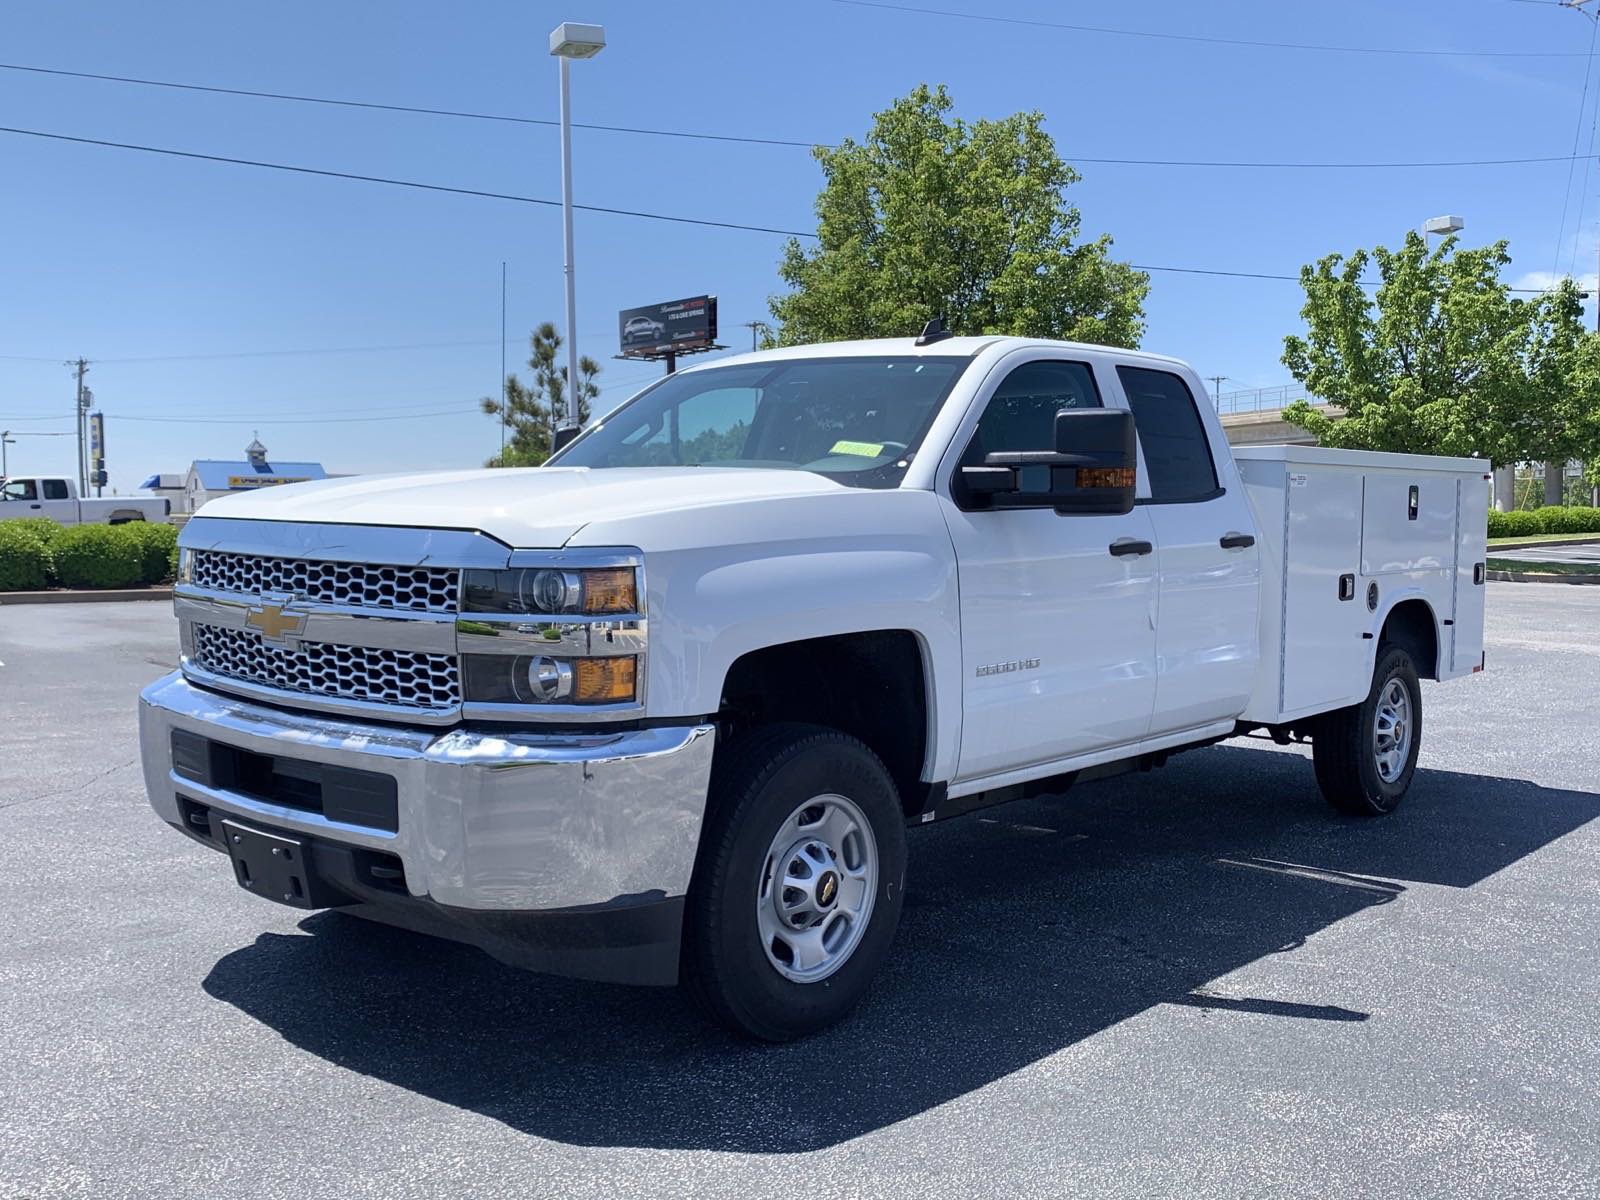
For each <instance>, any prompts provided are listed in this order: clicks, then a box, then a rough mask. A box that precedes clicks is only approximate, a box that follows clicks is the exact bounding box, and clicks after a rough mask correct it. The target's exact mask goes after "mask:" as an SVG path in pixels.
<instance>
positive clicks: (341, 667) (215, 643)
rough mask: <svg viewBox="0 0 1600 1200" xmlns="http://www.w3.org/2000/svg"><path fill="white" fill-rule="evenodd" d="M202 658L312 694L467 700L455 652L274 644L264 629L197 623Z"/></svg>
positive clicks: (431, 702) (445, 703) (257, 680)
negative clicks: (266, 638)
mask: <svg viewBox="0 0 1600 1200" xmlns="http://www.w3.org/2000/svg"><path fill="white" fill-rule="evenodd" d="M193 637H194V654H193V659H194V661H195V663H196V665H198V666H200V667H201V668H203V669H204V670H206V671H209V672H211V673H212V674H214V675H220V676H223V677H224V678H227V679H237V680H240V681H241V682H244V683H253V684H257V685H259V686H262V687H270V688H279V689H281V690H283V691H287V692H299V693H301V694H303V695H308V696H327V697H330V698H334V699H339V700H358V701H364V702H367V703H372V704H393V705H403V706H405V707H407V708H436V709H452V708H454V707H456V706H457V705H458V704H460V703H461V675H460V670H459V668H458V667H457V664H456V658H455V656H454V655H449V654H420V653H414V652H411V651H404V650H385V649H378V648H374V647H370V646H340V645H335V644H333V643H331V642H299V643H291V644H290V645H288V646H282V647H280V646H275V645H270V644H268V643H267V642H265V641H263V640H262V638H261V636H260V634H257V633H255V632H252V631H250V630H245V629H225V628H222V627H221V626H217V625H204V624H199V623H196V624H195V625H194V626H193Z"/></svg>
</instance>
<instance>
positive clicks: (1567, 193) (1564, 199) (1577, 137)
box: [1550, 21, 1600, 275]
mask: <svg viewBox="0 0 1600 1200" xmlns="http://www.w3.org/2000/svg"><path fill="white" fill-rule="evenodd" d="M1596 34H1600V21H1596V22H1594V28H1593V29H1591V30H1590V31H1589V61H1588V62H1587V63H1586V64H1585V65H1584V68H1583V91H1582V92H1581V93H1580V94H1579V96H1578V123H1577V127H1576V128H1575V129H1574V130H1573V131H1572V153H1573V155H1574V156H1576V155H1577V153H1578V145H1579V143H1580V141H1581V139H1582V137H1583V113H1584V108H1585V106H1586V105H1587V103H1588V100H1589V78H1590V76H1591V75H1593V74H1594V46H1595V36H1596ZM1577 165H1578V160H1577V158H1576V157H1574V158H1573V160H1572V161H1571V162H1570V163H1568V164H1567V186H1566V188H1565V189H1564V190H1563V191H1562V193H1561V224H1560V225H1558V226H1557V227H1556V262H1555V267H1554V268H1553V269H1552V270H1551V272H1550V273H1551V274H1552V275H1555V274H1559V273H1560V271H1561V240H1562V239H1563V238H1564V237H1566V236H1567V209H1568V206H1569V205H1570V204H1571V203H1572V173H1573V170H1574V169H1575V168H1576V167H1577ZM1585 174H1587V172H1585Z"/></svg>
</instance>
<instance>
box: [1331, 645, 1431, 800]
mask: <svg viewBox="0 0 1600 1200" xmlns="http://www.w3.org/2000/svg"><path fill="white" fill-rule="evenodd" d="M1421 747H1422V691H1421V688H1420V686H1419V685H1418V682H1417V668H1416V665H1415V664H1414V663H1413V662H1412V661H1411V655H1410V654H1408V653H1407V652H1406V651H1405V650H1404V649H1402V648H1401V647H1399V646H1394V645H1385V646H1381V647H1379V649H1378V661H1377V664H1376V666H1375V667H1374V669H1373V673H1372V690H1371V691H1370V692H1368V693H1367V698H1366V699H1365V700H1364V701H1362V702H1361V703H1360V704H1356V705H1352V706H1351V707H1349V708H1341V709H1339V710H1337V711H1335V712H1331V713H1325V714H1324V715H1323V716H1322V717H1321V718H1319V719H1318V722H1317V728H1316V731H1315V732H1314V733H1313V735H1312V739H1311V757H1312V761H1313V763H1314V764H1315V766H1316V771H1317V786H1318V787H1319V788H1321V789H1322V794H1323V796H1324V797H1325V798H1326V799H1327V801H1328V803H1329V804H1331V805H1333V807H1334V808H1336V809H1338V810H1339V811H1340V812H1344V813H1350V814H1352V815H1354V816H1363V817H1376V816H1382V815H1384V814H1385V813H1390V812H1393V811H1394V810H1395V808H1396V807H1397V806H1398V805H1399V803H1400V801H1401V800H1402V799H1403V798H1404V797H1405V794H1406V791H1407V790H1408V789H1409V788H1410V787H1411V779H1412V776H1413V775H1415V774H1416V770H1417V753H1418V751H1419V750H1420V749H1421Z"/></svg>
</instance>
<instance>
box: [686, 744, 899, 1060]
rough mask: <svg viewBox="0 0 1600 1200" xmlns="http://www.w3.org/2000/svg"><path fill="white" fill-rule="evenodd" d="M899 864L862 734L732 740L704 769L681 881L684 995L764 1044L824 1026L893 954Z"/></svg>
mask: <svg viewBox="0 0 1600 1200" xmlns="http://www.w3.org/2000/svg"><path fill="white" fill-rule="evenodd" d="M905 866H906V845H905V818H904V817H903V816H902V814H901V809H900V799H899V795H898V793H897V792H896V790H895V786H894V781H893V780H892V779H890V777H889V773H888V771H886V770H885V769H884V766H883V763H882V762H880V761H879V759H878V757H877V755H875V754H873V753H872V751H871V750H869V749H867V747H866V746H864V745H863V744H862V743H861V742H859V741H857V740H856V739H855V738H852V737H849V736H847V735H845V734H843V733H839V732H837V731H835V730H830V729H824V728H821V727H819V726H814V725H774V726H769V727H766V728H762V729H758V730H756V731H754V732H753V733H751V734H749V735H747V736H746V737H744V738H741V739H740V740H738V741H737V742H735V743H734V744H733V745H731V746H729V747H728V748H727V751H726V757H725V758H724V759H723V760H722V761H720V762H719V763H718V764H717V768H716V770H715V772H714V774H713V780H712V795H711V803H710V807H709V810H708V812H707V815H706V826H705V829H704V831H703V833H702V836H701V851H700V860H699V863H698V864H697V866H696V869H695V878H694V883H693V884H692V886H691V887H690V889H689V903H688V908H687V911H686V913H685V918H684V946H683V976H684V980H685V983H686V984H687V986H688V988H689V991H690V993H691V994H692V995H693V996H694V997H695V999H696V1000H697V1001H698V1002H699V1003H700V1005H701V1007H702V1008H703V1009H704V1010H705V1011H706V1012H707V1014H708V1015H710V1016H711V1017H712V1018H713V1019H714V1020H716V1021H717V1022H719V1023H720V1024H722V1025H725V1026H727V1027H728V1028H730V1029H733V1030H735V1031H736V1032H739V1033H743V1034H747V1035H749V1036H751V1037H755V1038H760V1039H762V1040H764V1041H773V1042H780V1041H787V1040H789V1039H791V1038H796V1037H801V1036H803V1035H805V1034H808V1033H813V1032H815V1031H817V1030H819V1029H823V1028H825V1027H826V1026H828V1025H831V1024H833V1023H834V1022H835V1021H837V1020H839V1019H840V1018H841V1017H843V1016H844V1015H845V1014H846V1013H848V1012H849V1011H850V1010H851V1009H852V1008H853V1007H854V1006H855V1004H856V1002H857V1001H858V1000H860V998H861V996H862V994H863V993H864V992H865V991H866V989H867V986H868V984H869V983H870V982H871V980H872V977H873V975H874V974H875V973H876V972H877V969H878V967H879V965H880V964H881V963H882V962H883V960H884V958H885V957H886V956H887V954H888V950H889V944H890V942H891V941H892V940H893V938H894V932H895V927H896V926H897V925H898V924H899V920H900V905H901V897H902V893H903V890H904V886H905Z"/></svg>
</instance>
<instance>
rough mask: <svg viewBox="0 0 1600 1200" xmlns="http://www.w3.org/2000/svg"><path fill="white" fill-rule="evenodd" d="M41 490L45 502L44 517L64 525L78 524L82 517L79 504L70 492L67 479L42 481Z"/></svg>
mask: <svg viewBox="0 0 1600 1200" xmlns="http://www.w3.org/2000/svg"><path fill="white" fill-rule="evenodd" d="M39 489H40V491H39V495H40V497H41V498H42V499H43V501H44V511H43V512H42V514H41V515H42V516H46V517H50V518H51V519H52V520H56V521H60V522H61V523H62V524H63V525H75V524H77V522H78V520H79V517H80V514H79V512H78V502H77V501H76V500H74V499H73V498H72V495H71V493H70V492H69V491H68V489H67V481H66V480H65V479H41V480H40V481H39Z"/></svg>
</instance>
